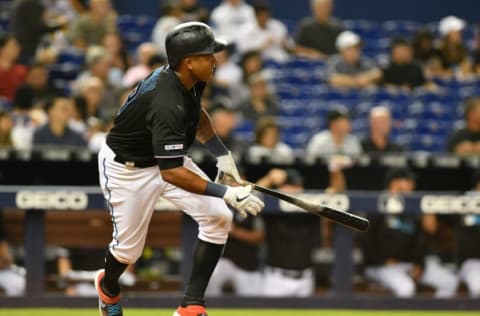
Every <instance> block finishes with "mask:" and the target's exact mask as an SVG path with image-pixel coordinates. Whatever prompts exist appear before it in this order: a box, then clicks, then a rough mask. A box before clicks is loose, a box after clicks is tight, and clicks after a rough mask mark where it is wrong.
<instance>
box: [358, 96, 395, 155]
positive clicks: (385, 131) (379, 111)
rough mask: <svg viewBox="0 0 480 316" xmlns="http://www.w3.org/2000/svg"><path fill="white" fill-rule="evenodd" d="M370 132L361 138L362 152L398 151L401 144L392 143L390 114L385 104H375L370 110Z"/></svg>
mask: <svg viewBox="0 0 480 316" xmlns="http://www.w3.org/2000/svg"><path fill="white" fill-rule="evenodd" d="M369 120H370V134H369V135H368V137H367V138H365V139H364V140H362V149H363V152H365V153H367V154H372V153H373V154H379V153H400V152H403V151H404V149H403V148H402V146H400V145H398V144H395V143H392V142H391V140H390V133H391V131H392V114H391V113H390V109H389V108H387V107H385V106H376V107H374V108H372V109H371V110H370V116H369Z"/></svg>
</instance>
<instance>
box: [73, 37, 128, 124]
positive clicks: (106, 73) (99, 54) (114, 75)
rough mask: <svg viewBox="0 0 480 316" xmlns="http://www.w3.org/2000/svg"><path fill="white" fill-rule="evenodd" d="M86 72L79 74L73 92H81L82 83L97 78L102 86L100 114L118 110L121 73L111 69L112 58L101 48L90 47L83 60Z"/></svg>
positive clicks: (118, 70)
mask: <svg viewBox="0 0 480 316" xmlns="http://www.w3.org/2000/svg"><path fill="white" fill-rule="evenodd" d="M85 63H86V65H87V67H88V68H87V70H86V71H84V72H83V73H81V74H80V76H79V77H78V78H77V80H76V81H75V83H74V88H75V89H74V90H75V92H78V91H79V90H82V86H83V85H84V83H83V82H84V81H85V80H88V79H90V78H98V79H100V80H101V81H102V83H103V86H104V91H103V100H102V111H103V112H102V113H100V114H102V115H103V114H104V113H107V116H106V117H105V116H102V118H107V117H110V115H109V114H108V113H113V112H116V110H117V109H118V98H119V93H120V89H121V87H122V72H121V71H120V69H116V68H112V56H111V55H110V54H109V53H108V52H107V51H106V50H105V48H103V47H101V46H92V47H90V48H89V49H88V51H87V55H86V58H85Z"/></svg>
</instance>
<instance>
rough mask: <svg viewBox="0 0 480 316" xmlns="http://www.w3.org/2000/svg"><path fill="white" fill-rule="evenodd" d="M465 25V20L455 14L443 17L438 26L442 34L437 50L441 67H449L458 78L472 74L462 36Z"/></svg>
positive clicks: (467, 77)
mask: <svg viewBox="0 0 480 316" xmlns="http://www.w3.org/2000/svg"><path fill="white" fill-rule="evenodd" d="M465 26H466V23H465V21H463V20H462V19H459V18H458V17H456V16H447V17H445V18H443V19H442V20H441V21H440V23H439V26H438V30H439V32H440V34H441V36H442V39H441V42H440V46H439V51H440V57H441V60H442V63H443V67H444V68H445V69H447V70H449V69H451V70H452V71H453V73H454V75H455V77H456V78H457V79H460V80H462V79H469V78H470V77H471V75H472V65H471V63H470V60H469V58H468V50H467V47H466V46H465V43H464V41H463V36H462V32H463V29H464V28H465Z"/></svg>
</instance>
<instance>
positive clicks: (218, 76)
mask: <svg viewBox="0 0 480 316" xmlns="http://www.w3.org/2000/svg"><path fill="white" fill-rule="evenodd" d="M232 50H233V48H232V46H229V47H228V49H224V50H222V51H221V52H219V53H217V54H215V59H216V60H217V65H216V67H215V84H217V85H219V86H221V87H224V88H225V89H227V91H228V93H229V95H230V97H231V98H232V102H231V103H232V104H238V103H239V102H241V100H242V96H241V95H240V91H241V89H242V87H241V85H242V77H243V74H242V69H241V68H240V67H239V66H238V65H237V64H236V63H235V62H234V61H233V60H232V58H231V52H232ZM244 97H245V96H244Z"/></svg>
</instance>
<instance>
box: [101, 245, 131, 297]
mask: <svg viewBox="0 0 480 316" xmlns="http://www.w3.org/2000/svg"><path fill="white" fill-rule="evenodd" d="M126 268H127V265H126V264H124V263H121V262H118V260H117V259H115V257H114V256H113V255H112V253H111V252H110V250H107V254H106V256H105V276H104V277H103V279H102V281H101V282H100V286H101V287H102V290H104V292H105V294H107V295H108V296H110V297H115V296H117V295H118V294H120V285H119V284H118V279H119V278H120V276H121V275H122V273H123V272H124V271H125V269H126Z"/></svg>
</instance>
